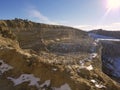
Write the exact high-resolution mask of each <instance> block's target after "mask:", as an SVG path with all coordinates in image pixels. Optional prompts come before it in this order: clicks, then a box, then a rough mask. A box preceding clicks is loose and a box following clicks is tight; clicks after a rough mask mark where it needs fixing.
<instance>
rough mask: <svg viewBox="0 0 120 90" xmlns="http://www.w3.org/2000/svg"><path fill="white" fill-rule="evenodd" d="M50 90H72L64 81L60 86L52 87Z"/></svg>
mask: <svg viewBox="0 0 120 90" xmlns="http://www.w3.org/2000/svg"><path fill="white" fill-rule="evenodd" d="M52 90H72V89H71V88H70V86H69V85H68V84H67V83H65V84H64V85H62V86H61V87H60V88H56V87H53V88H52Z"/></svg>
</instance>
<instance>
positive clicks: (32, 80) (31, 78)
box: [7, 74, 40, 87]
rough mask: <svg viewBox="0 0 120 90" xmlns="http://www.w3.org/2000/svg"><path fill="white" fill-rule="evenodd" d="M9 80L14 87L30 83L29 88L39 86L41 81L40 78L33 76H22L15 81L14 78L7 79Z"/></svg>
mask: <svg viewBox="0 0 120 90" xmlns="http://www.w3.org/2000/svg"><path fill="white" fill-rule="evenodd" d="M7 79H10V80H11V81H12V82H13V83H14V85H15V86H16V85H19V84H21V83H23V82H30V83H29V86H34V85H35V86H37V87H38V86H39V84H38V81H40V79H39V78H36V77H35V76H34V75H33V74H22V75H21V76H20V77H19V78H17V79H14V78H12V77H7Z"/></svg>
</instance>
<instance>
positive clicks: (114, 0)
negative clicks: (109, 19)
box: [107, 0, 120, 9]
mask: <svg viewBox="0 0 120 90" xmlns="http://www.w3.org/2000/svg"><path fill="white" fill-rule="evenodd" d="M107 2H108V8H109V9H117V8H120V0H107Z"/></svg>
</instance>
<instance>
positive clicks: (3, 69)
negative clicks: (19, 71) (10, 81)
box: [0, 60, 13, 75]
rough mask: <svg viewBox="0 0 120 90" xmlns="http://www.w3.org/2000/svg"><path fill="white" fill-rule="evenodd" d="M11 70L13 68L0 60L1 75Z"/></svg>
mask: <svg viewBox="0 0 120 90" xmlns="http://www.w3.org/2000/svg"><path fill="white" fill-rule="evenodd" d="M10 69H13V67H12V66H10V65H8V64H6V63H5V62H4V61H3V60H0V75H2V74H3V73H4V72H6V71H8V70H10Z"/></svg>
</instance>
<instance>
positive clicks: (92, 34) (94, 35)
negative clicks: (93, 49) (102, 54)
mask: <svg viewBox="0 0 120 90" xmlns="http://www.w3.org/2000/svg"><path fill="white" fill-rule="evenodd" d="M89 36H90V37H93V38H95V39H97V38H103V39H114V38H113V37H109V36H104V35H99V34H95V33H89Z"/></svg>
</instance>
